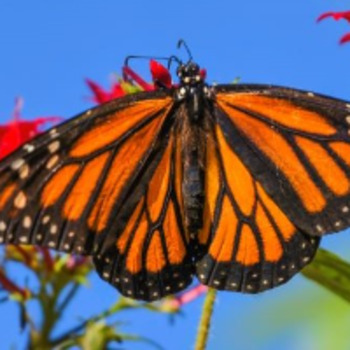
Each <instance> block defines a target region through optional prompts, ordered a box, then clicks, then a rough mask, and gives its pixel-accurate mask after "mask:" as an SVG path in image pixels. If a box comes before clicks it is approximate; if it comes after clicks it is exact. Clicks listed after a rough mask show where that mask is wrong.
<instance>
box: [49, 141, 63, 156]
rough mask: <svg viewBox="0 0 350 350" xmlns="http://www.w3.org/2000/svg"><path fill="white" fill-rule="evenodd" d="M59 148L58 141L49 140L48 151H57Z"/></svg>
mask: <svg viewBox="0 0 350 350" xmlns="http://www.w3.org/2000/svg"><path fill="white" fill-rule="evenodd" d="M59 148H60V141H58V140H56V141H54V142H51V143H50V144H49V145H48V146H47V149H48V150H49V152H50V153H55V152H56V151H58V150H59Z"/></svg>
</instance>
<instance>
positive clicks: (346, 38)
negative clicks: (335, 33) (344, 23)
mask: <svg viewBox="0 0 350 350" xmlns="http://www.w3.org/2000/svg"><path fill="white" fill-rule="evenodd" d="M348 42H350V33H347V34H345V35H344V36H342V37H341V39H340V41H339V43H340V44H345V43H348Z"/></svg>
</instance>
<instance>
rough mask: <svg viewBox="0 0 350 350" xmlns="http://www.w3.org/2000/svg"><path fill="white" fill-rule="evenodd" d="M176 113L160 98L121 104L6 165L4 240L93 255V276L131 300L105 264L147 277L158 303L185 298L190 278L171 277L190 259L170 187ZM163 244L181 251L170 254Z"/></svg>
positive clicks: (0, 224) (0, 237) (1, 197)
mask: <svg viewBox="0 0 350 350" xmlns="http://www.w3.org/2000/svg"><path fill="white" fill-rule="evenodd" d="M173 108H174V104H173V99H172V98H171V97H170V96H169V94H167V93H163V92H151V93H141V94H137V95H131V96H127V97H125V98H121V99H117V100H114V101H112V102H110V103H107V104H105V105H103V106H99V107H97V108H95V109H93V110H91V111H88V112H86V113H84V114H81V115H79V116H78V117H76V118H74V119H73V120H70V121H68V122H66V123H65V124H62V125H61V126H58V127H57V128H55V129H52V130H50V131H48V132H47V133H44V134H42V135H40V136H38V137H37V138H35V139H33V140H32V141H30V143H27V144H25V145H23V146H22V147H21V148H20V149H18V150H17V151H16V152H14V153H13V154H12V155H10V156H9V157H8V158H6V159H5V160H3V161H2V162H1V163H0V241H1V242H2V243H15V244H18V243H22V244H37V245H40V246H45V247H49V248H53V249H57V250H60V251H65V252H72V253H79V254H93V255H94V256H98V257H99V259H96V264H97V270H98V272H99V273H100V274H101V275H102V276H103V277H104V278H105V279H108V280H110V282H111V283H113V284H115V285H116V286H117V287H118V288H121V289H122V292H124V293H125V294H127V295H130V293H129V292H128V291H129V289H130V288H128V289H126V288H124V287H122V286H124V284H123V285H122V286H120V284H119V283H118V282H116V280H115V279H116V277H115V275H113V281H112V275H111V276H110V278H107V272H106V271H107V270H108V271H109V269H110V266H111V264H112V265H113V269H114V270H113V271H114V274H115V273H117V272H118V273H119V272H120V273H122V272H123V271H126V273H128V271H129V270H130V273H134V274H137V273H136V272H140V271H142V276H141V277H140V278H139V280H138V282H140V281H141V280H142V278H143V277H144V276H146V277H145V280H144V281H143V282H144V283H148V284H149V285H151V284H152V283H154V284H155V286H156V287H154V288H157V286H158V284H162V283H163V284H164V285H161V287H158V288H161V291H162V292H159V293H160V294H164V293H165V292H166V293H167V294H169V293H170V292H172V291H173V290H175V289H176V288H177V289H182V288H183V287H184V286H185V283H186V284H188V283H189V282H188V281H189V280H190V277H189V276H190V273H184V276H183V277H181V276H180V277H179V276H178V277H177V278H178V279H176V278H174V275H175V276H177V275H178V274H179V266H182V264H183V263H184V261H185V260H186V259H188V253H187V243H186V241H185V238H184V233H183V228H182V226H181V221H180V220H179V213H178V212H179V208H178V204H177V201H176V198H175V197H176V195H175V190H174V188H173V182H174V171H175V170H174V167H175V158H174V157H175V153H174V150H175V140H174V136H173V137H172V139H171V140H170V139H169V135H170V134H171V130H172V124H173V119H174V118H173V116H172V113H173ZM163 177H164V178H165V177H167V180H165V179H163ZM157 186H161V188H162V191H158V188H157ZM176 225H177V226H176ZM170 227H172V229H171V230H170ZM173 227H174V229H173ZM129 235H130V237H129ZM131 236H132V237H131ZM169 237H170V238H171V239H172V240H173V241H175V242H177V245H176V244H175V245H173V246H170V245H169ZM129 238H130V239H129ZM142 247H143V248H142ZM141 251H142V252H143V253H141ZM121 255H122V256H123V258H120V256H121ZM106 266H107V267H106ZM175 270H176V271H175ZM162 271H163V272H164V271H165V272H164V274H163V275H166V276H167V279H165V280H164V281H163V280H162V278H163V275H162V273H163V272H162ZM169 271H170V272H171V274H169V276H168V272H169ZM186 271H187V270H186ZM148 272H150V274H151V275H152V276H153V275H154V276H156V277H155V278H153V277H152V276H151V277H152V278H153V279H152V281H150V280H147V273H148ZM140 273H141V272H140ZM139 275H140V274H139ZM139 275H138V276H139ZM123 278H124V279H123V281H124V282H125V281H126V280H127V277H125V276H124V275H123ZM170 278H171V279H172V280H171V281H172V282H173V283H172V286H171V288H170V289H169V285H168V284H169V283H168V282H167V281H168V280H169V279H170ZM185 280H186V282H184V281H185ZM175 281H177V283H175ZM124 282H123V283H124ZM125 283H126V282H125ZM135 283H136V282H135ZM134 287H135V288H136V286H134ZM147 288H150V287H147ZM147 288H146V291H145V292H146V294H145V295H142V294H141V292H140V293H138V292H137V291H135V292H134V293H133V296H136V297H140V298H144V299H148V298H151V295H152V297H153V298H156V290H155V289H154V288H153V289H152V294H150V293H148V292H147ZM168 289H169V290H168ZM158 297H159V296H158Z"/></svg>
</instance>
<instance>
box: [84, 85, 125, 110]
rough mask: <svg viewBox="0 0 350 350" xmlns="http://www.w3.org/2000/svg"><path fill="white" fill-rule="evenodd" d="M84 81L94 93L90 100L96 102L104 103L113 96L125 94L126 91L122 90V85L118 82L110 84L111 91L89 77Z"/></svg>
mask: <svg viewBox="0 0 350 350" xmlns="http://www.w3.org/2000/svg"><path fill="white" fill-rule="evenodd" d="M85 81H86V84H87V85H88V86H89V88H90V89H91V91H92V92H93V94H94V96H93V97H92V100H93V101H94V102H96V103H98V104H101V103H105V102H108V101H110V100H113V99H114V98H118V97H122V96H124V95H126V92H125V91H124V90H123V87H122V85H121V84H120V83H114V84H112V86H111V91H106V90H104V89H103V88H102V87H101V86H100V85H98V84H97V83H95V82H94V81H92V80H90V79H86V80H85Z"/></svg>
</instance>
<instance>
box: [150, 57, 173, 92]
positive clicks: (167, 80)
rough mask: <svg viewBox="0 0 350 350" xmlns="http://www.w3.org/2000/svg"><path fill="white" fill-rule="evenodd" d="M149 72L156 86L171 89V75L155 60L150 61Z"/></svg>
mask: <svg viewBox="0 0 350 350" xmlns="http://www.w3.org/2000/svg"><path fill="white" fill-rule="evenodd" d="M149 65H150V71H151V74H152V79H153V81H154V82H155V83H156V84H157V85H161V86H165V87H167V88H171V85H172V84H171V75H170V73H169V70H168V69H166V68H165V67H164V66H163V65H162V64H160V63H159V62H157V61H155V60H150V64H149Z"/></svg>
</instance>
